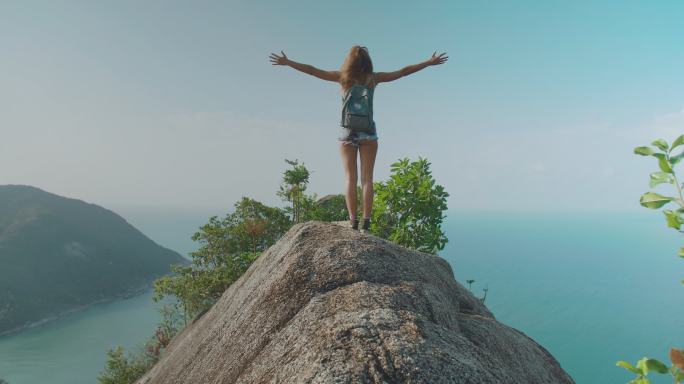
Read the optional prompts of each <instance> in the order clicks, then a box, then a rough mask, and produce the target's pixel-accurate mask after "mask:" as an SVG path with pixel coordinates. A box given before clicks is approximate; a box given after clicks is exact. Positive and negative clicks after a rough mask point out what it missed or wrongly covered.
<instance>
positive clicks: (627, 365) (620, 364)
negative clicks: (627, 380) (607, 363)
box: [615, 360, 643, 375]
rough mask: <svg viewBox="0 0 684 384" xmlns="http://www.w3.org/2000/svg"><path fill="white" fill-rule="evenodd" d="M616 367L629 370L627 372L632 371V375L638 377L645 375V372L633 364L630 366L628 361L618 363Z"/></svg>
mask: <svg viewBox="0 0 684 384" xmlns="http://www.w3.org/2000/svg"><path fill="white" fill-rule="evenodd" d="M615 365H617V366H618V367H622V368H624V369H627V370H629V371H631V372H632V373H636V374H637V375H643V372H641V370H640V369H637V368H635V367H634V366H633V365H632V364H630V363H628V362H626V361H623V360H620V361H618V362H617V363H615Z"/></svg>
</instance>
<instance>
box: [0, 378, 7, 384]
mask: <svg viewBox="0 0 684 384" xmlns="http://www.w3.org/2000/svg"><path fill="white" fill-rule="evenodd" d="M0 384H9V382H7V380H5V379H0Z"/></svg>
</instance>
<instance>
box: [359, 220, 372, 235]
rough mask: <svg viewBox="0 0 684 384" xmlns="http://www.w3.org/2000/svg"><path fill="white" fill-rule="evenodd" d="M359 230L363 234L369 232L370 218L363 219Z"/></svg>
mask: <svg viewBox="0 0 684 384" xmlns="http://www.w3.org/2000/svg"><path fill="white" fill-rule="evenodd" d="M361 230H362V231H363V232H368V231H370V218H368V219H363V226H362V227H361Z"/></svg>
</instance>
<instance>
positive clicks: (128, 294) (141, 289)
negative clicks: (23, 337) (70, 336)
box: [0, 281, 154, 339]
mask: <svg viewBox="0 0 684 384" xmlns="http://www.w3.org/2000/svg"><path fill="white" fill-rule="evenodd" d="M152 289H154V281H151V282H149V283H146V284H145V285H142V286H138V287H135V288H131V289H129V290H127V291H125V292H123V293H121V294H118V295H115V296H111V297H108V298H105V299H100V300H95V301H92V302H90V303H87V304H83V305H79V306H77V307H73V308H69V309H66V310H64V311H61V312H59V313H57V314H54V315H51V316H48V317H45V318H42V319H40V320H36V321H34V322H31V323H28V324H25V325H22V326H19V327H16V328H12V329H8V330H6V331H1V332H0V339H1V338H3V337H8V336H13V335H16V334H18V333H20V332H23V331H26V330H28V329H31V328H36V327H39V326H41V325H44V324H47V323H50V322H52V321H54V320H58V319H62V318H65V317H67V316H69V315H71V314H73V313H76V312H80V311H83V310H85V309H88V308H91V307H93V306H95V305H98V304H106V303H111V302H114V301H117V300H123V299H130V298H132V297H136V296H140V295H142V294H144V293H147V292H149V291H150V290H152Z"/></svg>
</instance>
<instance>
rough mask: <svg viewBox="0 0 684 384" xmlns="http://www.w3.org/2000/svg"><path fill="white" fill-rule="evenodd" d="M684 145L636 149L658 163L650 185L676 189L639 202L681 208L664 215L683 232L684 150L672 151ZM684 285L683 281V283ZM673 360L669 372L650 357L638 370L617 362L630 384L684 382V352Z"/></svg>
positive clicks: (674, 352) (675, 352)
mask: <svg viewBox="0 0 684 384" xmlns="http://www.w3.org/2000/svg"><path fill="white" fill-rule="evenodd" d="M683 144H684V135H681V136H679V137H677V139H675V141H674V142H673V143H672V145H668V143H667V142H666V141H665V140H662V139H659V140H655V141H653V143H651V145H652V146H653V147H655V148H652V147H637V148H635V149H634V153H635V154H637V155H641V156H652V157H654V158H656V159H657V161H658V167H659V168H660V171H658V172H653V173H651V175H650V182H649V185H650V187H651V188H654V187H656V186H658V185H661V184H671V185H674V187H675V195H674V196H663V195H661V194H659V193H655V192H646V193H644V194H643V195H642V196H641V198H640V200H639V202H640V204H641V205H642V206H644V207H646V208H650V209H660V208H662V207H664V206H665V205H667V204H670V203H674V204H676V205H677V206H678V207H677V209H675V210H671V209H663V214H664V215H665V220H666V222H667V226H668V227H670V228H674V229H676V230H678V231H680V232H683V231H682V230H681V227H682V225H684V218H682V213H684V197H683V196H682V188H684V184H680V183H679V180H678V179H677V175H676V173H675V166H676V165H677V164H678V163H679V162H680V161H681V159H682V158H684V150H683V151H681V152H680V153H679V154H674V153H673V151H674V150H675V149H677V148H678V147H680V146H681V145H683ZM679 256H680V257H684V248H680V249H679ZM683 283H684V281H683ZM670 360H671V361H672V366H671V367H670V368H668V367H667V365H666V364H665V363H663V362H661V361H660V360H656V359H650V358H647V357H644V358H642V359H641V360H639V361H638V362H637V364H636V366H634V365H632V364H630V363H628V362H626V361H618V362H617V363H616V365H617V366H619V367H622V368H624V369H626V370H628V371H630V372H632V373H634V374H635V375H636V378H634V379H633V380H632V381H630V382H629V383H630V384H648V383H650V381H649V379H648V374H649V372H656V373H660V374H667V373H670V374H671V375H672V377H673V379H674V382H675V383H676V384H679V383H681V382H682V381H684V352H682V350H680V349H676V348H672V349H671V350H670Z"/></svg>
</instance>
